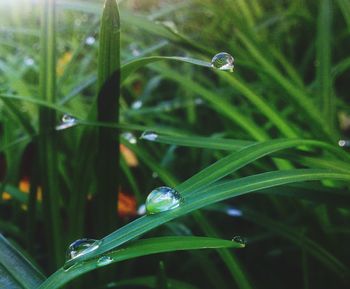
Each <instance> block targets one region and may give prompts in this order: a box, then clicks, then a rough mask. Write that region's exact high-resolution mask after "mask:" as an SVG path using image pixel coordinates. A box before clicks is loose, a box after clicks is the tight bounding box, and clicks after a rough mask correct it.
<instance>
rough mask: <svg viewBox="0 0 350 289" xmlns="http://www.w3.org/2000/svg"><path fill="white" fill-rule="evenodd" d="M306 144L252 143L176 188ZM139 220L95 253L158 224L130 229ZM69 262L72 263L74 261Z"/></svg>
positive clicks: (184, 189)
mask: <svg viewBox="0 0 350 289" xmlns="http://www.w3.org/2000/svg"><path fill="white" fill-rule="evenodd" d="M306 144H307V141H300V140H285V141H270V142H265V143H261V144H257V145H251V146H249V147H247V148H245V149H243V150H241V151H239V152H235V153H232V154H230V155H228V156H227V157H225V158H223V159H221V160H219V161H217V162H216V163H215V164H213V165H211V166H210V167H208V168H206V169H204V170H203V171H201V172H199V173H197V174H196V175H194V176H193V177H191V178H190V179H188V180H187V181H185V182H184V183H182V184H180V185H179V186H177V187H175V188H176V189H177V190H178V191H179V192H180V193H181V194H183V195H184V196H186V195H187V194H191V193H196V192H197V191H196V190H198V189H199V188H204V187H205V186H208V185H209V184H211V183H213V182H214V181H217V180H218V179H220V178H222V177H224V176H226V175H227V174H229V173H232V172H233V171H235V170H237V169H239V168H241V167H242V166H244V165H246V164H248V163H251V162H253V161H254V160H256V159H258V158H259V157H263V156H265V155H267V154H269V153H273V152H275V151H278V150H281V149H286V148H290V147H297V146H303V145H306ZM232 163H233V164H232ZM325 171H327V170H325ZM286 172H287V173H288V172H289V171H286ZM327 172H330V173H331V172H333V171H329V170H328V171H327ZM334 174H335V175H337V174H339V176H347V174H341V173H334ZM291 175H292V174H291ZM202 178H204V179H202ZM182 209H183V207H182ZM182 209H181V211H182ZM172 213H173V212H169V215H172ZM149 217H151V218H152V217H153V216H149ZM170 219H171V218H170ZM138 222H142V218H140V219H138V220H136V221H134V222H132V223H130V224H129V225H127V226H125V227H123V228H122V229H120V231H121V232H120V231H118V230H117V231H115V232H114V233H112V234H110V235H108V236H107V237H105V238H104V239H103V240H104V242H103V243H102V245H101V247H100V248H99V249H98V250H96V252H95V253H98V252H99V251H100V252H101V253H103V252H105V251H108V250H111V249H113V248H115V247H117V246H118V245H120V244H122V243H125V242H127V241H128V240H131V239H133V238H134V237H136V236H138V235H140V234H142V233H143V232H146V231H148V230H149V229H151V228H154V227H155V226H157V225H156V224H152V223H149V224H147V225H146V226H145V227H144V228H141V227H140V228H139V229H138V230H136V231H129V230H128V226H137V224H138ZM148 226H149V227H148ZM124 230H126V231H128V234H127V235H123V231H124ZM143 230H145V231H143ZM142 231H143V232H142ZM119 234H121V235H122V236H120V237H119ZM119 238H120V239H119ZM89 255H90V254H87V255H86V256H83V257H81V258H82V259H85V258H88V257H89ZM79 259H80V257H79V258H77V259H76V261H78V260H79ZM68 263H72V261H70V262H68Z"/></svg>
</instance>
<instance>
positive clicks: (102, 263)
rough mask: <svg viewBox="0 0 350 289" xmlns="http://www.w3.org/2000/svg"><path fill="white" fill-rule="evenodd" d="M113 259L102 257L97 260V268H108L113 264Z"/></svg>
mask: <svg viewBox="0 0 350 289" xmlns="http://www.w3.org/2000/svg"><path fill="white" fill-rule="evenodd" d="M112 261H113V259H112V258H111V257H109V256H102V257H100V258H99V259H98V260H97V266H106V265H108V264H110V263H112Z"/></svg>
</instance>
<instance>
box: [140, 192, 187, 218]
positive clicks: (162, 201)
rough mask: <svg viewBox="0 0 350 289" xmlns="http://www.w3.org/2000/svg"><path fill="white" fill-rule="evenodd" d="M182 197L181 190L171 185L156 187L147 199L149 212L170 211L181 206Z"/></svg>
mask: <svg viewBox="0 0 350 289" xmlns="http://www.w3.org/2000/svg"><path fill="white" fill-rule="evenodd" d="M182 201H183V200H182V197H181V195H180V193H179V192H177V191H176V190H174V189H172V188H169V187H159V188H156V189H154V190H153V191H152V192H151V193H150V194H149V195H148V197H147V199H146V204H145V205H146V211H147V214H156V213H160V212H165V211H169V210H172V209H175V208H177V207H179V206H180V204H181V202H182Z"/></svg>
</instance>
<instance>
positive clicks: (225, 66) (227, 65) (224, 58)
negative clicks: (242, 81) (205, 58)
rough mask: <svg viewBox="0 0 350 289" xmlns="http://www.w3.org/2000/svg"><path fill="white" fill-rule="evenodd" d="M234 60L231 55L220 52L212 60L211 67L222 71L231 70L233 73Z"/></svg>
mask: <svg viewBox="0 0 350 289" xmlns="http://www.w3.org/2000/svg"><path fill="white" fill-rule="evenodd" d="M234 61H235V60H234V58H233V57H232V55H231V54H228V53H226V52H220V53H218V54H216V55H215V56H214V57H213V59H212V60H211V66H212V67H214V68H217V69H220V70H230V71H231V72H232V71H233V67H234V65H233V62H234Z"/></svg>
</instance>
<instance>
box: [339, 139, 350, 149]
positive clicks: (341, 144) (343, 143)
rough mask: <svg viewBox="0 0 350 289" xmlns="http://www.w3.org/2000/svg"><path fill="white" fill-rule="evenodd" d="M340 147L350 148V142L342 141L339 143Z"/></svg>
mask: <svg viewBox="0 0 350 289" xmlns="http://www.w3.org/2000/svg"><path fill="white" fill-rule="evenodd" d="M338 145H339V146H340V147H349V146H350V140H345V139H341V140H339V141H338Z"/></svg>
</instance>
